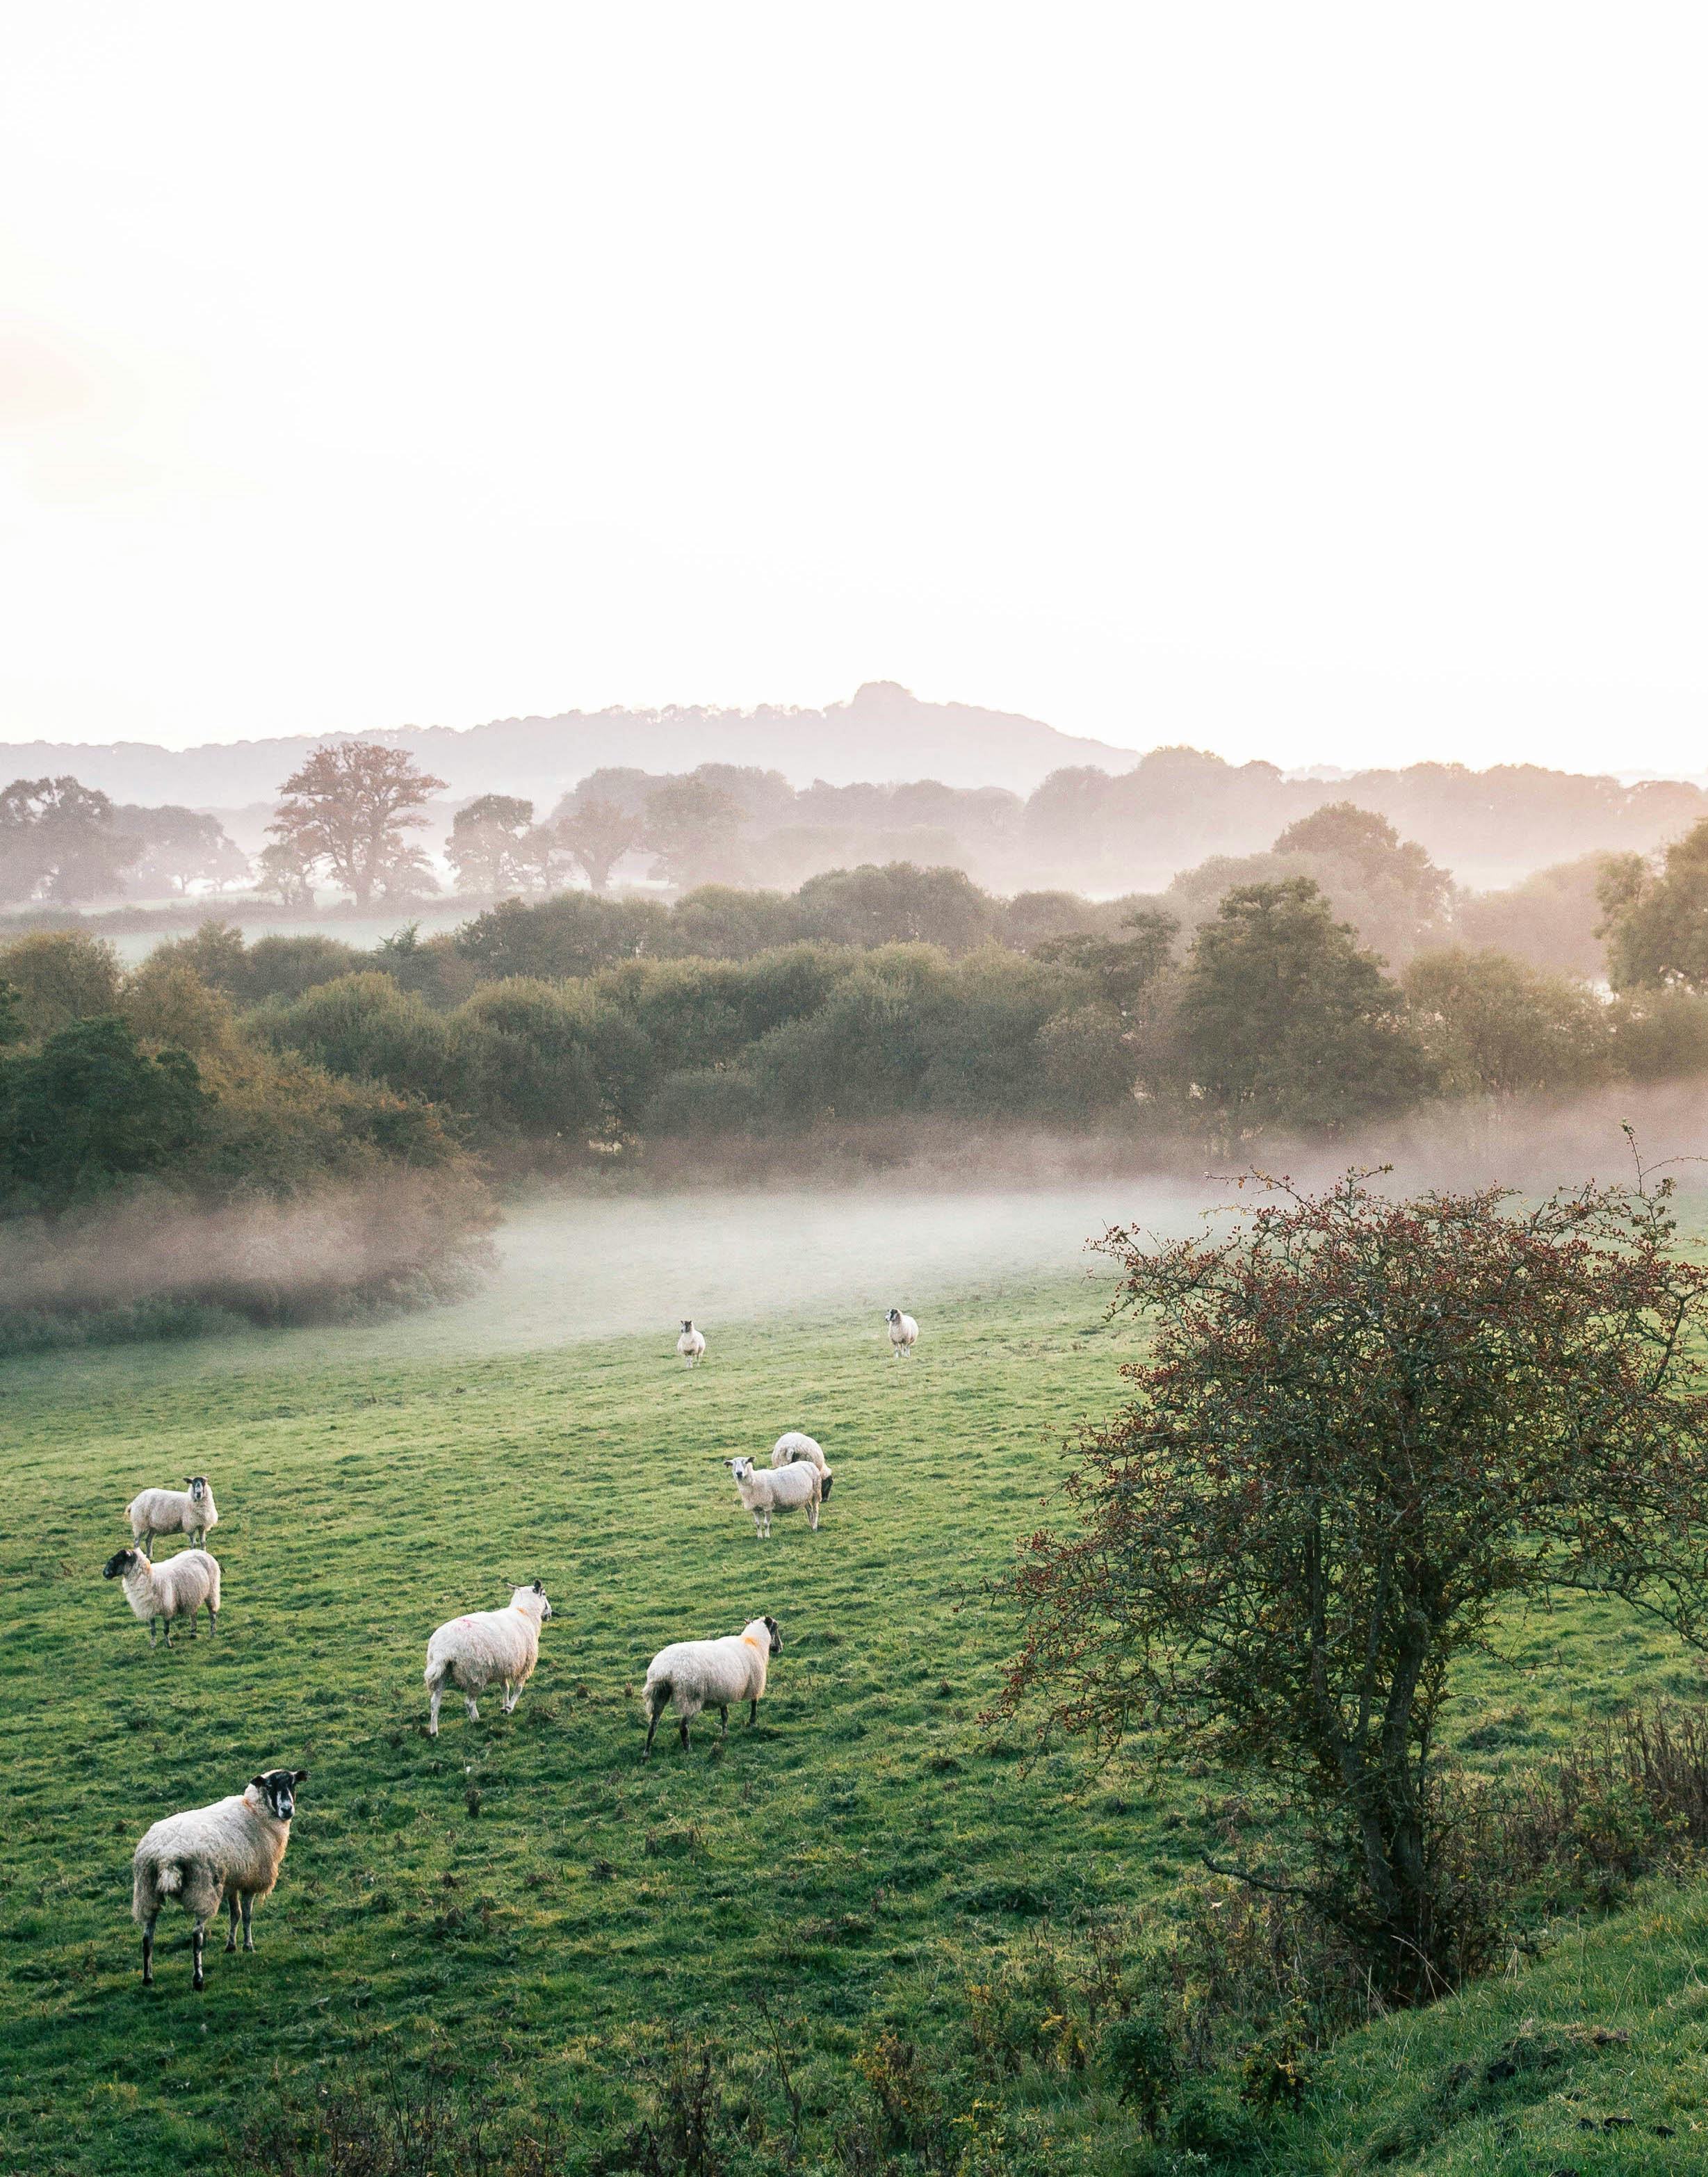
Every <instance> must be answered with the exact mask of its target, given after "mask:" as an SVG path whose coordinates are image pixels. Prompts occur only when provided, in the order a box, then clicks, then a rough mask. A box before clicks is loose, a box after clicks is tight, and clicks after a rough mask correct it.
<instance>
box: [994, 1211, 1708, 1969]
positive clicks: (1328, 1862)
mask: <svg viewBox="0 0 1708 2177" xmlns="http://www.w3.org/2000/svg"><path fill="white" fill-rule="evenodd" d="M1373 1176H1374V1175H1371V1174H1367V1173H1360V1172H1352V1173H1350V1174H1349V1175H1348V1176H1346V1177H1345V1179H1344V1180H1342V1181H1340V1182H1339V1183H1338V1184H1336V1185H1335V1186H1334V1187H1330V1188H1329V1189H1328V1190H1327V1191H1326V1192H1323V1193H1321V1194H1311V1193H1307V1192H1302V1191H1301V1190H1299V1189H1297V1188H1296V1187H1293V1186H1292V1185H1291V1183H1289V1182H1287V1181H1277V1182H1265V1185H1266V1186H1267V1187H1268V1188H1269V1192H1268V1193H1267V1195H1266V1197H1265V1198H1263V1200H1262V1201H1261V1202H1260V1203H1259V1204H1258V1206H1257V1207H1256V1208H1255V1209H1252V1210H1250V1211H1247V1212H1246V1213H1245V1214H1242V1215H1241V1216H1240V1217H1239V1218H1238V1219H1236V1220H1235V1222H1234V1224H1233V1226H1232V1228H1231V1229H1224V1230H1217V1231H1215V1232H1214V1233H1213V1234H1212V1235H1211V1236H1208V1237H1195V1238H1187V1239H1183V1240H1179V1241H1170V1242H1165V1243H1160V1244H1152V1243H1150V1242H1149V1241H1146V1240H1144V1239H1143V1237H1141V1236H1140V1235H1139V1234H1138V1232H1137V1231H1135V1230H1123V1229H1117V1230H1114V1231H1111V1232H1110V1234H1109V1235H1108V1236H1107V1238H1106V1240H1105V1243H1104V1244H1105V1247H1106V1248H1107V1249H1108V1251H1109V1252H1110V1253H1111V1254H1112V1255H1113V1256H1114V1258H1116V1261H1117V1262H1118V1263H1119V1264H1120V1266H1121V1286H1120V1290H1119V1298H1118V1300H1117V1302H1116V1306H1117V1307H1121V1308H1128V1309H1132V1310H1135V1311H1138V1312H1140V1313H1142V1314H1143V1316H1144V1317H1145V1318H1147V1320H1148V1322H1149V1326H1150V1330H1151V1340H1150V1345H1149V1351H1148V1354H1147V1356H1146V1357H1145V1358H1144V1359H1143V1360H1142V1361H1135V1362H1133V1363H1132V1364H1130V1365H1129V1366H1127V1367H1126V1368H1124V1369H1123V1371H1122V1372H1123V1374H1124V1375H1125V1376H1126V1377H1127V1378H1128V1379H1129V1381H1130V1383H1131V1384H1132V1392H1133V1396H1132V1401H1131V1403H1130V1404H1128V1405H1126V1406H1125V1407H1124V1408H1123V1409H1122V1410H1121V1411H1120V1412H1119V1413H1117V1414H1116V1416H1115V1417H1114V1418H1113V1419H1112V1420H1111V1421H1109V1422H1108V1423H1107V1424H1106V1425H1105V1426H1103V1427H1097V1428H1093V1429H1091V1430H1089V1432H1087V1433H1086V1434H1085V1436H1084V1437H1083V1439H1082V1442H1081V1445H1080V1449H1081V1452H1082V1454H1083V1455H1082V1457H1081V1459H1080V1460H1079V1462H1078V1465H1077V1466H1076V1467H1075V1469H1074V1470H1073V1471H1072V1474H1071V1475H1070V1476H1069V1478H1068V1481H1067V1491H1066V1500H1067V1512H1068V1513H1069V1514H1071V1518H1070V1519H1069V1520H1068V1521H1067V1523H1066V1524H1065V1525H1063V1526H1062V1527H1061V1529H1060V1530H1049V1529H1046V1530H1042V1531H1040V1532H1039V1533H1036V1534H1034V1535H1033V1536H1031V1537H1030V1538H1029V1540H1028V1541H1025V1542H1024V1543H1023V1545H1022V1548H1021V1556H1020V1562H1019V1564H1018V1568H1017V1569H1016V1571H1015V1573H1014V1574H1013V1575H1012V1583H1011V1590H1010V1591H1011V1593H1012V1597H1013V1599H1014V1600H1015V1601H1017V1602H1018V1607H1019V1609H1020V1611H1021V1612H1022V1613H1023V1625H1024V1634H1025V1637H1024V1644H1023V1646H1022V1647H1021V1649H1020V1650H1019V1653H1018V1656H1016V1657H1015V1658H1014V1660H1013V1661H1012V1663H1011V1665H1010V1667H1009V1668H1008V1671H1007V1678H1006V1682H1005V1686H1004V1690H1003V1694H1002V1699H1001V1704H1000V1706H999V1710H998V1713H999V1714H1008V1715H1014V1714H1019V1713H1029V1714H1030V1713H1035V1712H1037V1711H1040V1710H1041V1715H1040V1716H1039V1727H1040V1732H1043V1733H1044V1734H1045V1735H1048V1734H1049V1732H1050V1731H1052V1730H1053V1729H1060V1730H1061V1731H1065V1732H1069V1733H1078V1734H1084V1735H1085V1736H1087V1737H1088V1738H1090V1739H1091V1740H1092V1741H1094V1743H1096V1744H1097V1745H1098V1746H1099V1747H1100V1748H1101V1749H1105V1750H1112V1749H1116V1747H1118V1746H1119V1745H1121V1743H1122V1741H1123V1740H1125V1739H1126V1738H1127V1737H1128V1735H1129V1734H1130V1733H1132V1732H1135V1731H1143V1732H1145V1733H1147V1734H1148V1739H1147V1743H1148V1744H1149V1747H1150V1748H1151V1749H1153V1750H1154V1751H1155V1752H1157V1753H1165V1752H1173V1753H1176V1754H1182V1755H1185V1756H1187V1757H1188V1758H1196V1759H1199V1760H1203V1759H1209V1760H1214V1761H1215V1762H1217V1763H1219V1764H1220V1765H1223V1766H1224V1767H1225V1768H1226V1769H1229V1770H1231V1771H1243V1772H1245V1773H1247V1775H1251V1774H1253V1773H1255V1774H1257V1775H1260V1776H1264V1777H1266V1778H1267V1779H1268V1780H1269V1782H1270V1784H1271V1785H1272V1786H1273V1787H1276V1788H1278V1789H1279V1790H1280V1794H1281V1796H1282V1798H1283V1799H1284V1801H1285V1802H1286V1803H1288V1804H1289V1805H1291V1806H1292V1807H1294V1808H1295V1809H1303V1810H1304V1811H1306V1812H1307V1814H1308V1817H1309V1821H1308V1824H1307V1828H1308V1831H1309V1833H1310V1834H1311V1835H1312V1837H1313V1838H1314V1841H1315V1844H1316V1847H1317V1852H1316V1865H1315V1868H1314V1870H1313V1871H1312V1870H1307V1871H1306V1872H1305V1874H1303V1875H1302V1876H1301V1877H1299V1878H1297V1879H1295V1878H1293V1877H1291V1876H1290V1877H1288V1878H1287V1879H1285V1880H1275V1879H1274V1878H1272V1877H1269V1876H1263V1875H1260V1874H1256V1873H1255V1872H1254V1871H1252V1870H1247V1869H1225V1870H1224V1871H1225V1872H1238V1873H1241V1874H1245V1875H1246V1878H1247V1880H1260V1881H1266V1882H1268V1883H1269V1886H1271V1887H1279V1888H1282V1889H1291V1890H1294V1891H1296V1893H1297V1894H1299V1895H1301V1896H1304V1897H1306V1898H1307V1899H1308V1900H1309V1901H1311V1903H1312V1904H1313V1905H1314V1906H1315V1907H1316V1908H1317V1909H1318V1910H1319V1911H1320V1912H1323V1913H1324V1914H1326V1915H1327V1916H1329V1918H1332V1919H1334V1921H1335V1922H1336V1923H1338V1924H1339V1925H1340V1926H1341V1927H1343V1928H1344V1929H1346V1930H1348V1931H1349V1932H1350V1933H1351V1934H1352V1935H1354V1936H1355V1937H1356V1939H1357V1940H1359V1941H1360V1942H1361V1945H1363V1947H1364V1950H1365V1953H1366V1955H1367V1958H1368V1959H1369V1961H1370V1964H1371V1967H1372V1971H1373V1972H1375V1974H1376V1975H1377V1977H1378V1979H1379V1980H1380V1982H1381V1983H1382V1984H1383V1986H1384V1988H1385V1989H1387V1990H1388V1991H1389V1993H1390V1994H1395V1995H1398V1996H1400V1998H1402V1999H1407V1998H1413V1999H1415V1998H1418V1997H1423V1996H1427V1995H1429V1994H1435V1993H1438V1992H1439V1990H1440V1989H1442V1988H1443V1986H1445V1985H1449V1984H1451V1983H1452V1982H1453V1980H1454V1978H1455V1977H1456V1974H1457V1971H1458V1969H1459V1967H1460V1963H1461V1962H1462V1961H1464V1959H1465V1957H1466V1956H1467V1955H1468V1952H1469V1951H1470V1950H1471V1948H1473V1947H1474V1945H1473V1943H1472V1941H1471V1938H1472V1937H1474V1934H1475V1929H1474V1928H1473V1927H1471V1925H1470V1924H1469V1923H1471V1921H1473V1920H1475V1918H1476V1917H1477V1915H1476V1913H1475V1912H1472V1911H1471V1907H1469V1906H1468V1905H1467V1903H1466V1902H1465V1900H1464V1898H1463V1896H1462V1893H1461V1891H1460V1889H1459V1888H1458V1887H1457V1886H1456V1883H1455V1879H1454V1874H1453V1871H1452V1868H1451V1852H1450V1851H1449V1842H1450V1836H1451V1825H1450V1823H1449V1820H1448V1817H1447V1814H1446V1813H1445V1810H1444V1805H1443V1797H1442V1792H1441V1785H1442V1778H1443V1769H1442V1762H1441V1754H1440V1750H1439V1747H1438V1734H1439V1727H1440V1723H1441V1719H1442V1716H1443V1709H1444V1707H1445V1705H1446V1703H1447V1701H1448V1700H1449V1695H1450V1694H1451V1692H1452V1689H1453V1687H1454V1682H1455V1669H1456V1667H1457V1666H1458V1665H1459V1664H1460V1662H1461V1661H1462V1660H1463V1659H1464V1658H1465V1656H1468V1655H1469V1654H1471V1652H1472V1651H1476V1652H1479V1653H1483V1654H1487V1653H1489V1652H1491V1650H1490V1649H1489V1636H1490V1634H1491V1633H1492V1630H1493V1629H1494V1628H1495V1626H1496V1624H1497V1623H1498V1619H1499V1618H1500V1616H1501V1614H1502V1613H1503V1612H1506V1611H1509V1610H1511V1609H1514V1608H1522V1607H1524V1606H1525V1605H1526V1604H1545V1603H1547V1601H1550V1600H1551V1599H1552V1598H1554V1597H1557V1596H1560V1595H1562V1594H1563V1593H1566V1592H1569V1591H1576V1592H1580V1593H1586V1594H1591V1595H1596V1596H1612V1597H1615V1598H1617V1599H1618V1600H1619V1601H1622V1602H1623V1603H1624V1604H1626V1605H1627V1606H1629V1608H1630V1609H1631V1610H1632V1611H1633V1612H1635V1613H1637V1614H1639V1615H1640V1616H1645V1617H1647V1618H1652V1619H1656V1620H1658V1621H1659V1622H1660V1623H1663V1624H1665V1625H1667V1626H1669V1627H1671V1628H1672V1629H1673V1630H1674V1631H1675V1632H1677V1633H1678V1634H1680V1635H1682V1636H1683V1637H1684V1638H1685V1639H1687V1640H1691V1641H1693V1642H1694V1641H1698V1640H1700V1639H1701V1636H1702V1634H1703V1633H1704V1631H1705V1627H1708V1389H1705V1386H1708V1377H1705V1372H1704V1361H1703V1358H1702V1355H1703V1344H1702V1338H1703V1333H1704V1332H1705V1330H1708V1270H1705V1269H1702V1268H1701V1267H1699V1266H1698V1265H1697V1264H1695V1263H1690V1262H1687V1261H1685V1260H1683V1258H1681V1256H1680V1255H1679V1253H1678V1248H1677V1245H1676V1235H1675V1231H1674V1226H1673V1219H1672V1218H1671V1216H1670V1214H1668V1210H1667V1186H1666V1185H1665V1184H1664V1183H1663V1184H1662V1186H1661V1187H1657V1188H1655V1189H1653V1190H1652V1191H1651V1190H1646V1189H1645V1187H1644V1186H1643V1185H1642V1184H1641V1182H1640V1183H1639V1185H1638V1186H1637V1187H1634V1188H1630V1189H1626V1188H1619V1187H1594V1186H1591V1187H1585V1188H1584V1189H1582V1190H1581V1191H1580V1192H1576V1193H1571V1194H1566V1193H1561V1194H1557V1195H1555V1196H1553V1197H1552V1198H1550V1199H1549V1200H1547V1201H1546V1202H1544V1203H1541V1204H1540V1205H1539V1206H1536V1207H1533V1208H1529V1209H1519V1208H1515V1207H1510V1206H1509V1203H1511V1201H1512V1198H1511V1197H1509V1196H1508V1195H1505V1194H1503V1192H1500V1191H1498V1190H1492V1191H1489V1192H1482V1193H1476V1194H1466V1195H1425V1196H1422V1197H1421V1198H1417V1199H1416V1200H1412V1201H1394V1200H1390V1199H1389V1198H1386V1197H1384V1196H1383V1195H1382V1194H1381V1193H1379V1192H1378V1191H1377V1190H1376V1189H1375V1188H1374V1187H1372V1177H1373Z"/></svg>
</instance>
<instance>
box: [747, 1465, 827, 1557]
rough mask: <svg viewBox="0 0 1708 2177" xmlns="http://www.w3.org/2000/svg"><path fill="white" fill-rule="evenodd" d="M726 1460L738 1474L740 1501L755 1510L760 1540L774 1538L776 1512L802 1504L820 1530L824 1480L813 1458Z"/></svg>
mask: <svg viewBox="0 0 1708 2177" xmlns="http://www.w3.org/2000/svg"><path fill="white" fill-rule="evenodd" d="M723 1464H724V1465H726V1466H727V1467H728V1469H729V1471H730V1472H731V1473H732V1474H733V1475H734V1477H735V1486H736V1487H737V1488H738V1489H739V1491H740V1492H741V1501H742V1503H744V1504H745V1506H746V1507H747V1509H748V1510H749V1511H750V1512H751V1513H752V1514H753V1526H754V1531H755V1532H756V1535H757V1536H758V1537H759V1539H760V1541H761V1542H763V1541H769V1540H770V1539H771V1515H772V1513H773V1512H797V1511H799V1509H800V1508H801V1507H802V1506H803V1505H805V1508H806V1523H807V1525H808V1526H810V1528H811V1529H812V1530H813V1532H814V1533H815V1534H816V1533H817V1531H818V1508H819V1505H820V1503H821V1502H822V1501H823V1498H824V1493H825V1492H824V1481H823V1479H822V1477H821V1475H820V1473H819V1470H818V1469H817V1468H816V1466H815V1465H813V1464H812V1461H811V1460H808V1459H802V1460H794V1461H792V1462H791V1463H790V1464H789V1465H787V1466H772V1467H769V1468H764V1467H757V1466H756V1465H754V1463H753V1461H752V1460H750V1459H726V1460H724V1462H723Z"/></svg>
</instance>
